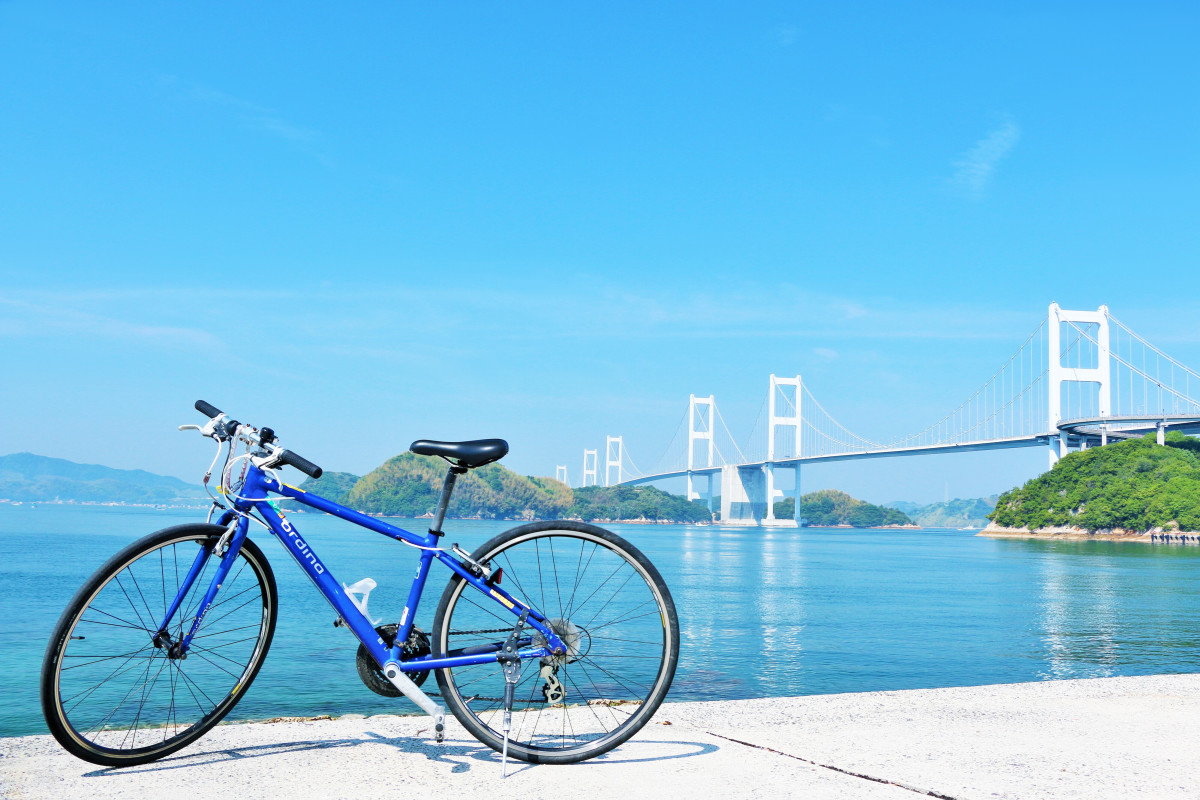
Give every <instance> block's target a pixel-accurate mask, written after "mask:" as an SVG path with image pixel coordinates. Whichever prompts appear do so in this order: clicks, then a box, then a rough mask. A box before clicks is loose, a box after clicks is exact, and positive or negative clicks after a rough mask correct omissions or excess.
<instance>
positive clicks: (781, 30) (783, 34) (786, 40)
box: [774, 25, 800, 47]
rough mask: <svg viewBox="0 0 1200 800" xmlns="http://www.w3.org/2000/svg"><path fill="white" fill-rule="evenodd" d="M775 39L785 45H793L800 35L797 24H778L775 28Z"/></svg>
mask: <svg viewBox="0 0 1200 800" xmlns="http://www.w3.org/2000/svg"><path fill="white" fill-rule="evenodd" d="M774 34H775V41H776V42H778V43H779V44H780V45H782V46H783V47H791V46H792V45H794V44H795V43H796V39H797V38H799V36H800V30H799V28H797V27H796V26H795V25H777V26H776V27H775V30H774Z"/></svg>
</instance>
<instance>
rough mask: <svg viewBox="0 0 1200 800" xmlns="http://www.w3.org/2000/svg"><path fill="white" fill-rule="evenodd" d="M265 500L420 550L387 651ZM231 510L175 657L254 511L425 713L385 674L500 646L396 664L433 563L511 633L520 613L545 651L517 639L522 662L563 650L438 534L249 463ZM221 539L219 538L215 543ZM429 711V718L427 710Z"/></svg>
mask: <svg viewBox="0 0 1200 800" xmlns="http://www.w3.org/2000/svg"><path fill="white" fill-rule="evenodd" d="M270 494H277V495H280V496H283V497H288V498H291V499H293V500H296V501H297V502H300V503H303V504H304V505H306V506H309V507H310V508H315V509H317V510H318V511H323V512H325V513H326V514H331V515H333V516H335V517H339V518H340V519H344V520H346V521H347V522H350V523H353V524H355V525H358V526H359V527H363V528H367V529H368V530H372V531H374V532H376V533H380V534H383V535H384V536H388V537H390V538H392V539H396V540H399V541H402V542H408V543H409V544H412V545H415V546H417V547H419V548H421V551H420V552H421V555H420V559H419V563H418V565H417V572H416V575H414V576H413V582H412V586H411V588H410V589H409V593H408V600H407V602H406V603H405V605H404V611H403V613H402V614H401V616H400V623H399V630H398V631H397V633H396V638H395V640H394V642H393V644H392V646H391V647H388V646H387V643H386V642H385V641H384V640H383V638H382V637H381V636H380V635H379V634H378V633H377V632H376V630H375V627H374V626H373V625H372V624H371V623H370V621H369V620H368V619H367V618H366V617H365V616H364V615H363V613H362V612H361V611H360V610H359V608H358V606H357V605H355V603H354V602H353V601H352V600H351V599H350V597H349V596H347V594H346V592H345V591H344V590H343V588H342V586H341V584H340V583H338V581H337V580H336V579H335V578H334V577H333V575H332V574H331V573H330V572H329V570H327V569H326V568H325V565H324V564H323V563H322V561H321V560H320V557H319V556H317V554H316V553H315V552H314V551H313V549H312V547H311V546H310V545H309V544H308V543H307V542H306V541H305V540H304V539H302V538H301V536H300V533H299V531H297V530H296V529H295V528H294V527H293V526H292V524H291V522H290V521H289V520H288V519H287V517H286V516H285V515H284V514H283V513H282V512H280V511H278V510H276V508H275V507H273V506H272V505H271V504H270V502H269V500H268V498H269V496H270ZM234 509H236V510H227V511H226V512H225V513H224V514H222V515H221V517H220V519H219V521H218V524H221V525H225V526H227V527H230V526H232V530H231V532H230V533H229V534H228V550H226V552H225V553H224V554H223V555H222V556H221V563H220V565H219V566H218V567H217V571H216V574H215V575H214V576H213V578H212V580H211V582H210V583H209V586H208V589H207V591H206V592H205V595H204V599H203V600H202V601H201V603H200V605H199V607H198V608H197V609H196V615H195V621H194V622H193V623H192V626H191V629H190V630H189V631H188V632H187V634H185V635H184V637H183V639H182V640H180V642H179V643H178V646H179V647H180V648H181V649H182V651H183V652H187V649H188V646H189V645H190V643H191V640H192V637H193V636H194V635H195V633H196V631H197V630H198V629H199V627H200V623H201V621H202V620H203V619H204V615H205V614H206V613H207V611H208V608H209V606H210V605H211V604H212V602H213V600H214V598H215V597H216V594H217V590H218V589H219V588H220V586H221V583H222V582H223V581H224V580H225V578H226V577H227V575H228V573H229V570H230V568H231V567H232V566H233V562H234V559H235V558H236V557H237V554H238V551H239V549H240V548H241V546H242V543H243V542H244V541H245V539H246V536H247V534H248V532H249V517H248V514H249V512H250V511H258V512H259V513H260V514H261V516H262V518H263V520H264V521H265V522H266V523H267V526H268V528H269V529H270V531H271V533H273V534H274V535H275V536H276V537H277V538H278V539H279V540H280V541H281V542H282V543H283V545H284V549H285V550H287V551H288V553H289V554H291V556H292V558H293V559H295V561H296V563H297V564H299V565H300V567H301V568H302V569H303V570H304V571H305V573H307V575H308V577H309V579H310V580H312V582H313V585H314V586H316V587H317V590H318V591H320V592H321V594H322V595H324V596H325V599H326V600H327V601H328V602H329V604H330V605H331V606H333V610H334V611H335V612H337V614H338V616H339V618H340V619H341V620H342V621H343V622H344V623H345V625H346V627H347V628H349V629H350V631H351V632H353V633H354V636H355V637H356V638H357V639H358V640H359V641H360V642H362V644H363V646H364V647H366V649H367V651H368V652H369V653H370V654H371V656H372V658H374V659H375V661H376V662H377V663H378V664H379V666H380V668H382V669H383V670H384V673H385V674H387V675H388V677H389V680H392V682H393V683H396V684H397V686H398V688H400V689H401V690H402V691H404V693H405V694H406V695H408V696H409V697H410V699H413V700H414V701H416V702H418V705H421V706H422V707H423V708H425V709H426V710H427V711H429V710H430V708H429V707H428V706H426V703H422V702H420V701H419V700H418V698H417V697H413V695H412V694H410V692H409V691H407V690H406V687H405V686H404V685H402V683H403V684H408V686H409V687H411V689H412V690H415V691H416V693H417V694H418V695H420V697H421V698H423V699H424V700H425V701H428V704H429V706H432V705H433V701H432V700H430V699H429V698H428V697H427V696H425V695H424V694H423V693H421V691H420V689H418V688H417V687H416V686H415V685H412V684H411V682H410V681H408V680H405V681H403V682H402V683H401V682H398V681H397V680H396V679H395V678H393V677H392V675H390V674H389V670H391V669H398V670H399V671H400V672H402V673H406V672H422V671H425V670H430V669H442V668H447V667H450V668H452V667H462V666H468V665H471V664H485V663H489V662H497V663H498V662H499V659H498V658H497V656H498V655H499V654H500V651H501V649H502V648H503V646H504V643H503V642H497V643H496V644H494V645H487V646H475V647H471V648H468V649H469V650H470V652H458V653H456V652H453V651H452V652H450V653H442V654H437V653H431V654H430V655H428V656H423V657H420V658H415V659H409V660H406V661H402V660H401V653H402V649H403V646H404V643H405V642H406V641H408V637H409V635H410V633H411V632H412V629H413V622H414V618H415V617H416V613H417V605H418V604H419V602H420V600H421V594H422V592H423V591H424V589H425V581H426V580H427V579H428V578H429V573H430V570H431V567H432V564H433V561H434V560H435V559H436V560H438V561H440V562H442V563H443V564H445V565H446V566H447V567H449V568H450V570H451V571H452V572H454V573H456V574H457V575H459V576H460V577H461V578H462V579H463V580H465V581H466V582H467V583H468V584H470V585H471V586H473V587H474V588H475V589H477V590H478V591H479V592H481V593H482V594H484V595H486V596H487V597H489V598H490V599H491V600H492V602H494V603H496V604H497V605H498V606H499V607H500V608H503V609H505V610H507V611H508V612H509V613H510V614H512V616H513V618H514V621H513V627H514V629H515V628H516V622H517V620H518V619H519V618H520V617H521V615H522V614H526V624H527V625H528V626H530V627H531V628H533V629H534V630H536V631H537V632H538V633H540V634H541V635H542V636H543V637H544V641H545V642H546V644H545V645H543V646H540V647H532V646H531V645H532V644H533V637H532V636H526V637H524V638H521V639H518V641H517V644H518V648H519V649H518V655H519V656H520V658H522V659H530V658H545V657H548V656H550V655H552V654H553V651H559V652H565V650H566V645H565V644H564V643H563V642H562V641H561V640H560V639H559V638H558V635H557V634H555V633H554V631H553V630H552V629H551V627H550V624H549V620H547V618H546V617H545V616H544V615H543V614H542V613H541V612H539V611H537V610H536V609H533V608H530V607H529V606H527V605H525V604H524V603H522V602H521V601H520V600H517V599H516V598H515V597H513V596H512V595H510V594H509V593H508V592H507V591H505V590H504V589H503V588H502V587H500V586H499V585H498V583H492V582H489V581H487V580H484V579H483V578H482V577H480V576H477V575H475V574H474V573H472V572H471V571H470V570H469V569H467V568H466V567H465V566H463V564H462V563H460V562H459V560H458V559H457V558H456V557H455V556H454V555H452V554H450V553H446V552H445V551H443V550H441V549H440V548H439V547H438V542H439V535H438V534H436V533H434V532H433V531H430V532H429V533H427V534H424V535H420V534H415V533H411V532H409V531H406V530H404V529H403V528H399V527H396V526H394V525H389V524H388V523H386V522H383V521H381V520H378V519H375V518H374V517H369V516H367V515H366V514H361V513H359V512H357V511H354V510H353V509H349V508H346V507H345V506H341V505H338V504H337V503H334V502H332V501H330V500H326V499H325V498H323V497H319V496H317V495H314V494H310V493H308V492H305V491H304V490H302V489H297V488H296V487H294V486H289V485H287V484H285V483H281V482H279V481H278V480H276V479H275V478H273V477H271V476H269V475H268V474H266V473H264V472H263V471H262V470H260V469H259V468H258V467H256V466H253V465H251V466H250V468H249V470H248V471H247V474H246V480H245V483H244V484H243V486H242V488H241V489H240V490H239V494H238V498H237V500H236V502H235V503H234ZM223 538H224V537H223ZM211 555H212V549H210V548H207V547H205V548H201V551H200V553H199V554H197V556H196V560H195V562H193V564H192V566H191V568H190V569H189V571H188V574H187V577H186V578H185V579H184V582H183V584H182V585H181V587H180V589H179V592H178V594H177V595H176V597H175V600H174V602H173V603H172V604H171V605H170V607H169V608H168V610H167V613H166V615H165V616H164V619H163V621H162V623H161V625H160V626H159V630H160V631H164V630H167V629H168V625H169V622H170V620H171V618H172V617H173V616H174V615H175V613H176V612H177V611H178V609H179V606H180V605H181V603H182V601H183V598H184V597H186V596H187V594H188V593H189V592H190V591H191V588H192V586H193V584H194V583H195V581H196V580H197V578H198V576H199V575H200V573H201V572H202V571H203V568H204V564H205V563H206V562H207V560H208V558H209V557H210V556H211ZM431 713H432V712H431Z"/></svg>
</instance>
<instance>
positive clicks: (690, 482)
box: [687, 394, 716, 511]
mask: <svg viewBox="0 0 1200 800" xmlns="http://www.w3.org/2000/svg"><path fill="white" fill-rule="evenodd" d="M688 403H689V405H688V451H687V468H688V474H687V499H688V500H699V499H701V495H700V493H699V492H698V491H696V484H695V480H696V476H695V475H693V474H692V470H693V469H695V468H696V466H697V464H696V461H697V460H698V459H697V458H696V443H697V442H700V445H701V447H702V448H703V447H704V442H708V447H707V454H706V455H705V456H704V464H703V466H704V467H711V466H713V425H714V423H715V421H716V420H715V419H714V417H715V415H714V413H713V396H712V395H711V394H710V395H709V396H708V397H696V395H694V394H693V395H690V396H689V400H688ZM704 499H705V500H707V501H708V510H709V511H712V507H713V473H711V472H709V473H708V492H707V493H706V494H705V495H704Z"/></svg>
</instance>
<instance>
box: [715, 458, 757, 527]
mask: <svg viewBox="0 0 1200 800" xmlns="http://www.w3.org/2000/svg"><path fill="white" fill-rule="evenodd" d="M766 513H767V476H766V472H765V471H764V470H763V468H762V467H750V468H744V467H721V524H722V525H746V526H752V525H761V524H762V521H763V517H765V516H766Z"/></svg>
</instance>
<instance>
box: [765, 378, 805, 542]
mask: <svg viewBox="0 0 1200 800" xmlns="http://www.w3.org/2000/svg"><path fill="white" fill-rule="evenodd" d="M800 387H801V382H800V376H799V375H797V376H796V377H794V378H778V377H776V376H775V375H774V374H772V375H771V380H770V384H769V385H768V388H767V390H768V392H770V394H769V396H768V398H767V464H766V467H765V471H766V478H767V508H766V511H765V513H764V515H763V524H764V525H783V526H785V527H791V526H793V525H798V524H799V523H800V465H799V464H796V465H795V466H793V467H790V469H791V470H792V471H793V480H792V497H793V498H794V500H795V503H796V505H795V510H794V512H793V514H792V519H790V520H779V519H776V518H775V501H776V500H782V499H783V498H784V496H785V495H784V492H783V490H782V489H777V488H776V487H775V472H776V470H783V469H789V467H786V466H785V467H777V466H776V465H775V464H774V463H772V462H774V461H775V459H777V458H779V459H786V458H789V457H797V456H800V455H801V454H802V453H803V451H802V449H801V446H800V445H801V436H802V431H803V427H804V425H803V421H802V417H801V404H802V403H803V394H804V393H803V391H802V390H801V388H800ZM781 429H782V430H783V432H784V433H785V434H788V433H790V434H791V435H790V436H786V437H785V439H784V446H783V447H782V448H781V447H780V446H779V443H778V442H777V441H776V440H777V437H776V435H775V433H776V431H778V430H781Z"/></svg>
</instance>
